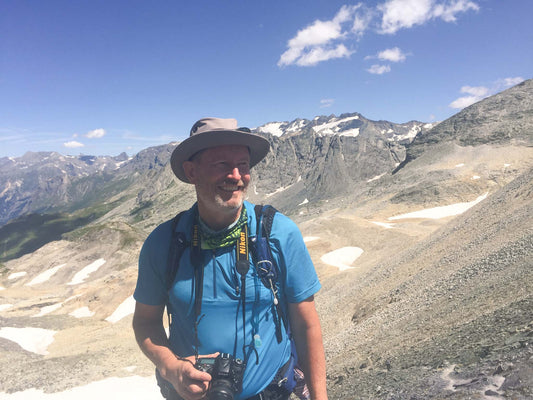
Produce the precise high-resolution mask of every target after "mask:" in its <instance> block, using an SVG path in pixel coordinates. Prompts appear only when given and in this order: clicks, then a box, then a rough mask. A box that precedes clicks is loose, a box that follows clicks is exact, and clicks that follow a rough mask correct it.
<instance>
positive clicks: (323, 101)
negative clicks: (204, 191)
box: [320, 99, 335, 108]
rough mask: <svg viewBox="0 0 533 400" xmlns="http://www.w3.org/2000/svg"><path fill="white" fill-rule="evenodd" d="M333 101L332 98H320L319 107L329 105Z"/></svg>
mask: <svg viewBox="0 0 533 400" xmlns="http://www.w3.org/2000/svg"><path fill="white" fill-rule="evenodd" d="M333 103H335V100H334V99H322V100H320V108H327V107H331V106H332V105H333Z"/></svg>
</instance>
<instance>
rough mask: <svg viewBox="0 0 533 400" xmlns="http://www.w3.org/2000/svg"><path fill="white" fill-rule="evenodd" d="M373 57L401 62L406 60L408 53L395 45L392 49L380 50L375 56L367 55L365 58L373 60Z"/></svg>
mask: <svg viewBox="0 0 533 400" xmlns="http://www.w3.org/2000/svg"><path fill="white" fill-rule="evenodd" d="M373 58H378V59H380V60H381V61H390V62H401V61H405V59H406V58H407V54H405V53H404V52H403V51H402V50H401V49H400V48H399V47H393V48H392V49H385V50H383V51H380V52H379V53H378V54H376V55H375V56H366V57H365V60H371V59H373Z"/></svg>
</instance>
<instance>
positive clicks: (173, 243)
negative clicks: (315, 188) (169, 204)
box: [166, 211, 186, 298]
mask: <svg viewBox="0 0 533 400" xmlns="http://www.w3.org/2000/svg"><path fill="white" fill-rule="evenodd" d="M184 213H185V211H182V212H180V213H179V214H178V215H176V216H175V217H174V218H173V219H172V227H171V229H172V233H171V234H172V237H171V239H170V246H169V249H168V257H167V269H166V286H167V298H168V292H169V290H170V288H171V287H172V284H173V283H174V279H175V278H176V274H177V273H178V268H179V263H180V258H181V256H182V254H183V251H184V250H185V247H186V238H185V233H184V232H176V228H177V227H178V223H179V221H180V218H181V216H182V215H183V214H184Z"/></svg>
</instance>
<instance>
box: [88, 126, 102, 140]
mask: <svg viewBox="0 0 533 400" xmlns="http://www.w3.org/2000/svg"><path fill="white" fill-rule="evenodd" d="M104 135H105V130H104V129H102V128H100V129H94V130H92V131H89V132H87V134H86V135H85V137H88V138H89V139H99V138H101V137H104Z"/></svg>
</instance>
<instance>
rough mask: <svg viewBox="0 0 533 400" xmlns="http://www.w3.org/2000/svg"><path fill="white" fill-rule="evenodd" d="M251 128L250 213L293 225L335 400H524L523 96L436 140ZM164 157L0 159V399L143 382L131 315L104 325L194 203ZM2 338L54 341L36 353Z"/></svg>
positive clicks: (531, 141)
mask: <svg viewBox="0 0 533 400" xmlns="http://www.w3.org/2000/svg"><path fill="white" fill-rule="evenodd" d="M254 132H256V133H258V134H261V135H264V136H265V137H266V138H267V139H268V140H269V141H270V143H271V152H270V153H269V155H268V156H267V157H266V158H265V159H264V160H263V161H262V162H261V163H260V164H259V165H258V166H257V167H256V168H254V170H253V176H252V179H253V182H254V184H253V187H251V188H250V190H249V193H248V196H249V199H250V200H251V201H253V202H257V203H270V204H273V205H274V206H275V207H277V208H278V209H279V210H281V211H282V212H284V213H285V214H287V215H289V216H290V217H291V218H293V219H294V220H295V221H296V222H297V223H298V225H299V226H300V229H301V230H302V233H303V234H304V237H305V239H306V241H307V245H308V248H309V251H310V253H311V256H312V258H313V261H314V262H315V265H316V268H317V271H318V273H319V277H320V279H321V281H322V284H323V289H322V291H321V292H320V293H319V295H317V299H316V301H317V306H318V309H319V313H320V315H321V319H322V323H323V330H324V341H325V347H326V355H327V363H328V389H329V393H330V398H332V399H346V398H360V399H378V398H380V399H429V398H432V399H442V398H457V399H467V398H472V399H475V398H495V399H497V398H502V399H503V398H516V399H527V398H531V397H532V396H533V380H532V378H531V377H532V376H533V374H532V373H531V372H533V366H532V364H531V359H532V356H533V348H532V346H531V337H532V336H533V325H532V324H531V321H533V307H532V305H533V299H532V293H533V276H532V273H531V270H532V269H531V267H532V266H533V262H532V260H533V257H532V255H533V229H532V227H533V207H532V202H533V186H532V185H533V169H532V168H533V81H532V80H528V81H525V82H523V83H521V84H519V85H517V86H515V87H513V88H511V89H508V90H506V91H504V92H502V93H499V94H497V95H495V96H492V97H489V98H487V99H485V100H482V101H481V102H479V103H476V104H474V105H472V106H470V107H467V108H465V109H464V110H462V111H461V112H459V113H458V114H456V115H454V116H452V117H451V118H449V119H447V120H445V121H442V122H440V123H438V124H427V123H423V122H416V121H412V122H409V123H406V124H394V123H391V122H387V121H371V120H368V119H366V118H364V117H363V116H362V115H360V114H358V113H350V114H342V115H340V116H334V115H331V116H321V117H317V118H314V119H313V120H311V121H310V120H305V119H297V120H294V121H291V122H271V123H267V124H264V125H262V126H260V127H257V128H255V129H254ZM175 145H176V143H170V144H168V145H162V146H158V147H153V148H149V149H146V150H144V151H141V152H140V153H138V154H136V155H135V156H133V157H128V156H126V155H125V154H123V155H120V156H118V157H89V156H78V157H67V156H62V155H59V154H57V153H28V154H26V155H24V156H23V157H20V158H15V159H9V158H2V159H0V223H1V224H2V225H3V226H1V227H0V245H1V246H2V248H1V249H0V250H1V256H2V258H1V259H2V260H3V261H2V262H3V264H1V266H0V268H1V269H0V287H1V288H2V289H3V290H0V307H1V308H0V312H1V314H0V353H2V357H1V360H0V365H1V368H2V371H3V373H2V376H1V377H0V392H2V391H3V392H16V391H21V390H25V389H28V388H31V387H35V388H39V389H43V390H45V391H48V392H51V391H61V390H65V389H67V388H70V387H73V386H77V385H80V384H84V383H87V382H91V381H95V380H98V379H103V378H105V377H109V376H128V375H131V372H130V370H125V369H124V368H125V367H129V366H135V367H136V370H135V373H137V374H140V375H149V374H152V373H153V369H152V367H151V365H150V364H149V362H148V361H147V360H146V359H144V357H143V356H142V354H140V351H139V350H138V349H137V348H136V344H135V341H134V339H133V337H132V333H131V328H130V324H131V315H130V314H129V313H127V314H126V315H127V316H126V317H123V318H120V319H118V320H115V318H111V317H112V316H113V315H114V314H115V312H116V311H117V309H119V308H120V307H126V308H127V307H128V306H131V298H130V296H131V293H132V291H133V288H134V285H135V278H136V259H137V256H138V252H139V249H140V246H141V244H142V242H143V240H144V238H145V237H146V235H147V234H148V233H149V232H150V231H151V230H152V229H153V228H154V227H155V226H157V224H159V223H161V222H162V221H164V220H166V219H168V218H171V217H172V216H174V215H175V214H176V213H177V212H178V211H179V210H181V209H184V208H187V207H189V206H190V205H191V204H192V203H193V202H194V199H195V196H194V192H193V190H192V188H191V187H189V185H186V184H183V183H181V182H179V181H177V180H176V179H175V178H174V177H173V174H172V172H171V170H170V168H169V165H168V161H169V159H170V154H171V152H172V150H173V148H174V147H175ZM80 310H82V311H80ZM4 328H39V329H45V330H50V331H54V332H56V333H55V334H54V341H53V343H51V344H50V345H49V346H48V347H47V352H48V353H47V354H36V353H35V352H32V351H28V350H27V349H26V350H25V349H23V348H21V347H20V346H19V345H17V344H16V343H14V342H13V341H12V340H8V339H5V338H4V339H2V338H1V337H2V336H1V334H2V329H4ZM14 366H16V367H14ZM6 371H7V372H6Z"/></svg>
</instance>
